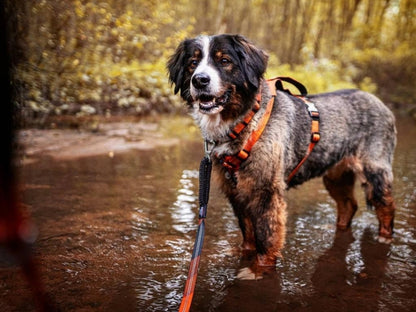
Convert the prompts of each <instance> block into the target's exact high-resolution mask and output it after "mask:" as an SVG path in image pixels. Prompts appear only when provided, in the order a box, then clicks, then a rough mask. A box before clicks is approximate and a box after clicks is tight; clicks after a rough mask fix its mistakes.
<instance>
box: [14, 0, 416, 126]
mask: <svg viewBox="0 0 416 312" xmlns="http://www.w3.org/2000/svg"><path fill="white" fill-rule="evenodd" d="M6 13H7V16H8V20H7V25H8V30H7V34H8V41H9V48H10V54H11V56H12V58H11V68H12V84H13V90H14V107H15V112H16V114H15V115H16V117H17V120H18V124H19V125H20V126H28V125H37V126H48V120H49V119H50V117H54V116H55V117H57V116H58V117H59V116H74V117H76V118H80V117H83V116H91V115H92V116H97V115H99V116H107V117H109V116H116V115H122V116H125V115H134V116H142V115H148V114H159V113H172V112H183V111H184V110H183V108H184V105H183V103H182V101H181V99H180V98H179V97H178V96H175V95H173V90H172V88H171V86H170V84H169V82H168V78H167V71H166V62H167V60H168V58H169V56H170V55H171V54H172V53H173V52H174V50H175V48H176V46H177V45H178V44H179V42H180V41H181V40H183V39H185V38H191V37H194V36H196V35H198V34H201V33H205V34H217V33H239V34H242V35H244V36H246V37H248V38H249V39H250V40H252V41H253V42H254V43H255V44H256V45H258V46H259V47H261V48H263V49H264V50H266V51H267V52H268V54H269V56H270V58H269V67H268V71H267V73H266V76H267V77H273V76H276V75H280V76H291V77H293V78H295V79H297V80H299V81H301V82H302V83H304V84H305V85H306V86H307V88H308V90H309V91H310V93H316V92H325V91H331V90H336V89H339V88H361V89H364V90H366V91H370V92H373V93H375V94H376V95H378V96H379V97H380V98H381V99H382V100H383V101H385V102H386V103H387V104H388V105H389V106H390V107H392V108H394V109H398V110H401V111H405V110H407V111H409V110H411V109H412V107H413V109H414V104H416V92H415V81H416V44H415V39H416V1H414V0H377V1H376V0H337V1H332V0H242V1H235V0H202V1H191V0H176V1H174V2H172V1H170V0H169V1H167V0H149V1H144V0H107V1H100V0H96V1H84V0H7V1H6Z"/></svg>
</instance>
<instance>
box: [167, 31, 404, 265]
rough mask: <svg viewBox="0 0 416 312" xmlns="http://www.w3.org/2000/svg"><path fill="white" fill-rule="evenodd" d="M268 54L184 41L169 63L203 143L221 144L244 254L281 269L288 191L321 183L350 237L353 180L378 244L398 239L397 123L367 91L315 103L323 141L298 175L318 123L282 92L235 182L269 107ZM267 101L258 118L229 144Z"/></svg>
mask: <svg viewBox="0 0 416 312" xmlns="http://www.w3.org/2000/svg"><path fill="white" fill-rule="evenodd" d="M267 58H268V57H267V54H266V53H265V52H263V51H262V50H260V49H258V48H257V47H255V46H254V45H253V44H252V43H251V42H249V41H248V40H247V39H245V38H244V37H242V36H240V35H217V36H200V37H197V38H195V39H189V40H185V41H183V42H182V43H180V45H179V46H178V48H177V50H176V52H175V53H174V54H173V55H172V57H171V59H170V60H169V63H168V71H169V78H170V81H171V82H172V83H173V84H174V85H175V93H177V92H179V91H180V94H181V96H182V98H183V99H184V100H185V101H186V102H187V104H188V107H189V111H190V114H191V115H192V116H193V118H194V119H195V121H196V123H197V124H198V125H199V127H200V129H201V132H202V136H203V137H204V139H206V140H210V141H214V142H215V143H216V145H215V148H214V151H213V154H212V158H213V159H212V160H213V164H214V173H215V176H216V178H217V182H218V183H219V185H220V186H221V188H222V190H223V191H224V193H225V194H226V196H227V197H228V199H229V200H230V202H231V204H232V207H233V210H234V212H235V214H236V216H237V217H238V221H239V225H240V228H241V231H242V234H243V245H242V247H243V249H244V250H251V251H255V252H256V261H255V263H254V265H253V268H254V269H255V268H260V267H263V266H274V265H275V261H276V258H277V257H279V256H280V251H281V249H282V248H283V245H284V241H285V233H286V230H285V223H286V203H285V201H284V194H285V190H286V189H287V188H290V187H293V186H295V185H299V184H301V183H303V182H305V181H307V180H309V179H311V178H313V177H317V176H323V178H324V183H325V186H326V188H327V189H328V191H329V193H330V195H331V196H332V197H333V198H334V199H335V201H336V203H337V210H338V220H337V226H338V228H339V229H347V228H348V227H349V226H350V224H351V220H352V218H353V216H354V213H355V211H356V210H357V201H356V199H355V197H354V194H353V189H354V183H355V180H356V179H358V180H359V181H360V183H361V184H362V185H363V187H364V190H365V194H366V199H367V202H368V203H369V204H370V205H372V206H374V207H375V209H376V214H377V217H378V219H379V233H378V237H379V240H380V241H383V242H389V241H390V240H391V238H392V234H393V219H394V210H395V204H394V201H393V198H392V181H393V174H392V168H391V164H392V159H393V153H394V148H395V144H396V130H395V120H394V116H393V114H392V113H391V111H390V110H389V109H388V108H387V107H386V106H385V105H384V104H383V103H382V102H381V101H380V100H379V99H377V98H376V97H374V96H373V95H371V94H368V93H365V92H362V91H359V90H341V91H337V92H332V93H325V94H317V95H312V96H308V97H307V99H308V100H309V101H310V102H313V103H314V104H315V106H316V107H317V108H318V110H319V112H320V134H321V140H320V141H319V143H318V144H317V145H316V146H315V148H314V150H313V152H312V153H311V155H310V156H309V158H308V159H307V160H306V162H305V163H304V164H303V166H302V167H301V168H300V170H299V171H298V172H297V174H296V175H295V176H294V177H293V179H291V180H290V182H286V181H287V180H286V179H287V176H288V175H289V173H290V172H291V171H292V170H293V168H294V167H296V165H297V164H298V163H299V161H300V160H301V159H302V158H303V156H304V155H305V153H306V150H307V148H308V144H309V142H310V127H311V118H310V116H309V114H308V111H307V110H306V108H305V105H304V103H303V102H302V101H301V100H300V99H299V98H297V97H295V96H291V95H290V94H287V93H285V92H280V91H277V95H276V98H275V104H274V107H273V110H272V112H271V116H270V120H269V122H268V123H267V126H266V127H265V129H264V132H263V134H262V135H261V137H260V138H259V140H258V141H257V142H256V144H255V145H254V146H253V149H252V151H251V153H250V157H248V158H247V160H245V161H244V162H243V163H242V164H241V167H240V168H239V169H238V171H237V172H236V173H235V175H236V179H230V176H229V172H228V171H227V168H225V167H224V166H223V165H222V159H223V157H224V156H226V155H234V154H236V153H238V152H239V151H240V149H241V148H242V146H244V144H245V143H246V141H247V140H248V138H249V137H250V134H251V133H252V131H253V130H254V129H256V127H257V125H258V123H259V121H260V119H261V118H262V116H263V115H264V112H265V110H266V105H267V103H268V101H269V99H270V98H271V95H270V90H269V87H268V85H267V83H266V82H265V80H264V78H263V75H264V72H265V70H266V66H267ZM258 93H260V94H261V103H260V109H259V110H258V112H256V113H255V115H254V117H253V118H252V120H251V121H250V122H249V123H248V125H247V126H246V127H245V128H244V129H243V130H242V131H241V133H239V134H238V135H237V138H235V139H231V138H230V136H229V135H228V134H229V132H230V130H231V129H233V127H235V126H236V125H237V124H239V123H241V122H242V120H243V119H244V118H245V116H246V115H247V113H248V112H250V110H252V108H253V105H255V103H256V96H257V94H258Z"/></svg>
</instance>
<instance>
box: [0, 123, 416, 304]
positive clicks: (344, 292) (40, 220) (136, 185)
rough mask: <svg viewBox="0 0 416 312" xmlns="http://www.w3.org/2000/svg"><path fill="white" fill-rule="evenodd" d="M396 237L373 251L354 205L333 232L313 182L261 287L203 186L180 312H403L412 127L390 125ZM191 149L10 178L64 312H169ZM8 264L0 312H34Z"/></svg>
mask: <svg viewBox="0 0 416 312" xmlns="http://www.w3.org/2000/svg"><path fill="white" fill-rule="evenodd" d="M397 125H398V130H399V142H398V147H397V151H396V155H395V162H394V172H395V181H394V195H395V199H396V204H397V214H396V219H395V238H394V241H393V243H392V244H391V245H390V246H387V245H383V244H379V243H376V242H375V239H374V237H375V235H376V234H377V227H378V224H377V220H376V217H375V214H374V212H373V211H369V210H366V208H365V203H364V199H363V196H362V192H361V190H360V189H359V187H357V197H359V199H360V202H359V204H360V209H359V211H358V212H357V215H356V216H355V218H354V220H353V223H352V229H351V231H347V232H336V230H335V227H334V224H335V219H336V215H335V205H334V202H333V201H332V200H331V198H330V197H329V195H328V194H327V192H326V191H325V189H324V187H323V185H322V182H321V180H320V179H317V180H313V181H311V182H308V183H307V184H305V185H303V186H301V187H299V188H298V189H297V190H291V191H289V192H288V196H287V202H288V212H289V216H288V224H287V229H288V232H287V240H286V242H287V243H286V247H285V249H284V250H283V259H282V260H279V261H278V264H277V268H276V272H273V273H269V274H268V275H266V276H265V277H264V278H263V279H262V280H258V281H243V280H238V279H236V275H237V273H238V271H239V270H240V269H241V268H243V267H246V266H248V265H249V264H250V262H249V261H248V260H246V259H243V258H242V257H241V254H240V251H239V249H238V246H239V244H240V243H241V235H240V231H239V229H238V226H237V222H236V219H235V217H234V215H233V213H232V210H231V208H230V206H229V205H228V203H227V202H226V200H225V199H224V197H223V196H222V195H221V194H220V192H219V191H218V190H217V189H216V188H215V186H212V189H211V197H210V204H209V208H208V218H207V229H206V236H205V242H204V249H203V253H202V258H201V267H200V271H199V275H198V281H197V286H196V291H195V296H194V301H193V305H192V309H191V310H192V311H240V312H242V311H260V310H261V311H322V310H327V311H415V310H416V296H415V289H416V162H415V159H416V140H415V137H416V123H415V122H414V121H412V120H410V119H405V118H401V119H399V120H398V122H397ZM202 154H203V150H202V144H201V143H200V142H199V140H198V141H193V140H182V141H181V144H180V145H177V146H173V147H163V148H157V149H153V150H149V151H130V152H127V153H124V154H116V155H115V157H108V156H95V157H84V158H79V159H75V160H69V161H56V160H53V159H52V158H50V157H46V156H45V157H43V158H41V159H40V161H38V162H36V163H33V164H29V165H25V166H24V167H23V168H22V170H21V176H22V181H23V182H24V184H23V192H22V194H23V195H22V197H23V202H24V204H25V205H26V207H27V208H28V209H29V210H30V211H31V214H32V217H33V219H34V221H35V222H36V224H37V227H38V231H39V234H38V238H37V241H36V243H35V254H36V256H37V259H38V262H39V267H40V269H41V273H42V277H43V282H44V285H45V287H46V289H47V291H48V292H49V293H50V295H51V297H52V298H53V300H54V301H55V303H56V305H57V306H58V307H59V308H61V309H62V311H91V310H93V311H176V310H177V309H178V307H179V304H180V300H181V297H182V292H183V287H184V284H185V280H186V275H187V270H188V265H189V261H190V256H191V252H192V247H193V241H194V237H195V230H196V227H197V219H198V215H197V211H198V198H197V196H198V194H197V192H198V172H197V169H198V166H199V162H200V159H201V156H202ZM34 310H35V307H34V302H33V299H32V297H31V293H30V292H29V290H28V287H27V285H26V282H25V280H24V279H23V278H22V275H21V273H20V271H19V267H18V266H17V265H16V264H15V263H14V262H13V261H12V260H10V259H9V258H7V257H5V256H2V257H0V311H34Z"/></svg>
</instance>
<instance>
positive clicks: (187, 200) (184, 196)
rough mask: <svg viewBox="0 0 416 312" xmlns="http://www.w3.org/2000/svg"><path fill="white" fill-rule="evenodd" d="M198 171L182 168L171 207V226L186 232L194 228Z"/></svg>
mask: <svg viewBox="0 0 416 312" xmlns="http://www.w3.org/2000/svg"><path fill="white" fill-rule="evenodd" d="M198 176H199V172H198V171H197V170H184V171H183V172H182V176H181V178H180V179H179V183H180V186H179V190H178V196H177V199H176V201H175V202H174V203H173V206H172V207H171V208H170V209H171V214H172V220H173V228H174V229H175V230H177V231H179V232H181V233H184V234H187V233H188V232H189V231H190V230H192V229H194V228H195V224H194V220H195V216H196V213H195V212H196V211H198V210H197V202H198V195H196V194H195V193H194V190H193V189H194V185H195V183H197V179H198Z"/></svg>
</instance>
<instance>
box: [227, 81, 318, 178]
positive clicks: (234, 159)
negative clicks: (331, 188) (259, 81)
mask: <svg viewBox="0 0 416 312" xmlns="http://www.w3.org/2000/svg"><path fill="white" fill-rule="evenodd" d="M282 81H286V82H289V83H291V84H293V85H295V86H296V87H297V88H298V89H299V91H300V92H301V95H297V96H296V97H298V98H299V99H301V100H302V101H303V102H304V103H305V105H306V107H307V109H308V112H309V115H310V116H311V118H312V125H311V142H310V143H309V146H308V149H307V151H306V154H305V156H304V157H303V159H302V160H301V161H300V162H299V163H298V165H297V166H296V167H295V168H294V169H293V170H292V172H291V173H290V174H289V176H288V177H287V179H286V183H289V182H290V180H292V178H293V177H294V176H295V175H296V173H297V172H298V171H299V169H300V167H301V166H302V165H303V163H304V162H305V161H306V159H307V158H308V157H309V155H310V154H311V152H312V150H313V148H314V147H315V145H316V143H318V141H319V140H320V138H321V136H320V133H319V111H318V109H317V108H316V107H315V105H314V104H313V103H312V102H309V101H308V100H307V99H306V98H305V96H306V94H307V91H306V88H305V87H304V86H303V85H302V84H301V83H299V82H297V81H296V80H294V79H292V78H289V77H277V78H273V79H269V80H267V84H268V86H269V89H270V92H271V95H272V97H271V98H270V100H269V102H268V103H267V106H266V110H265V112H264V114H263V116H262V118H261V119H260V121H259V124H258V127H257V129H255V130H253V131H252V132H251V134H250V136H249V138H248V139H247V141H246V143H245V144H244V147H243V148H242V149H241V150H240V151H239V152H238V153H236V154H234V155H227V156H224V157H223V158H222V165H223V166H224V167H225V168H226V169H227V171H228V173H229V174H230V176H231V177H232V178H233V179H234V180H235V173H236V172H237V171H238V170H239V169H240V166H241V164H242V163H243V162H244V161H245V160H246V159H247V158H248V157H249V156H250V152H251V149H252V148H253V146H254V144H256V142H257V141H258V139H259V138H260V136H261V134H262V133H263V131H264V129H265V128H266V125H267V123H268V121H269V118H270V115H271V112H272V109H273V105H274V101H275V98H276V91H277V90H280V91H285V92H287V93H289V94H291V93H290V91H289V90H287V89H283V85H282ZM260 103H261V91H260V92H259V93H258V94H257V96H256V103H255V104H254V106H253V108H252V109H251V111H250V112H248V114H247V115H246V116H245V117H244V119H243V121H242V122H240V123H238V124H237V125H236V126H235V127H234V128H233V129H232V130H231V131H230V132H229V133H228V136H229V137H230V138H231V139H236V138H237V137H238V135H239V134H240V133H241V132H242V131H243V130H244V128H245V127H246V126H247V125H248V124H249V122H250V121H251V120H252V119H253V117H254V115H255V114H256V113H257V112H258V111H259V109H260Z"/></svg>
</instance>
